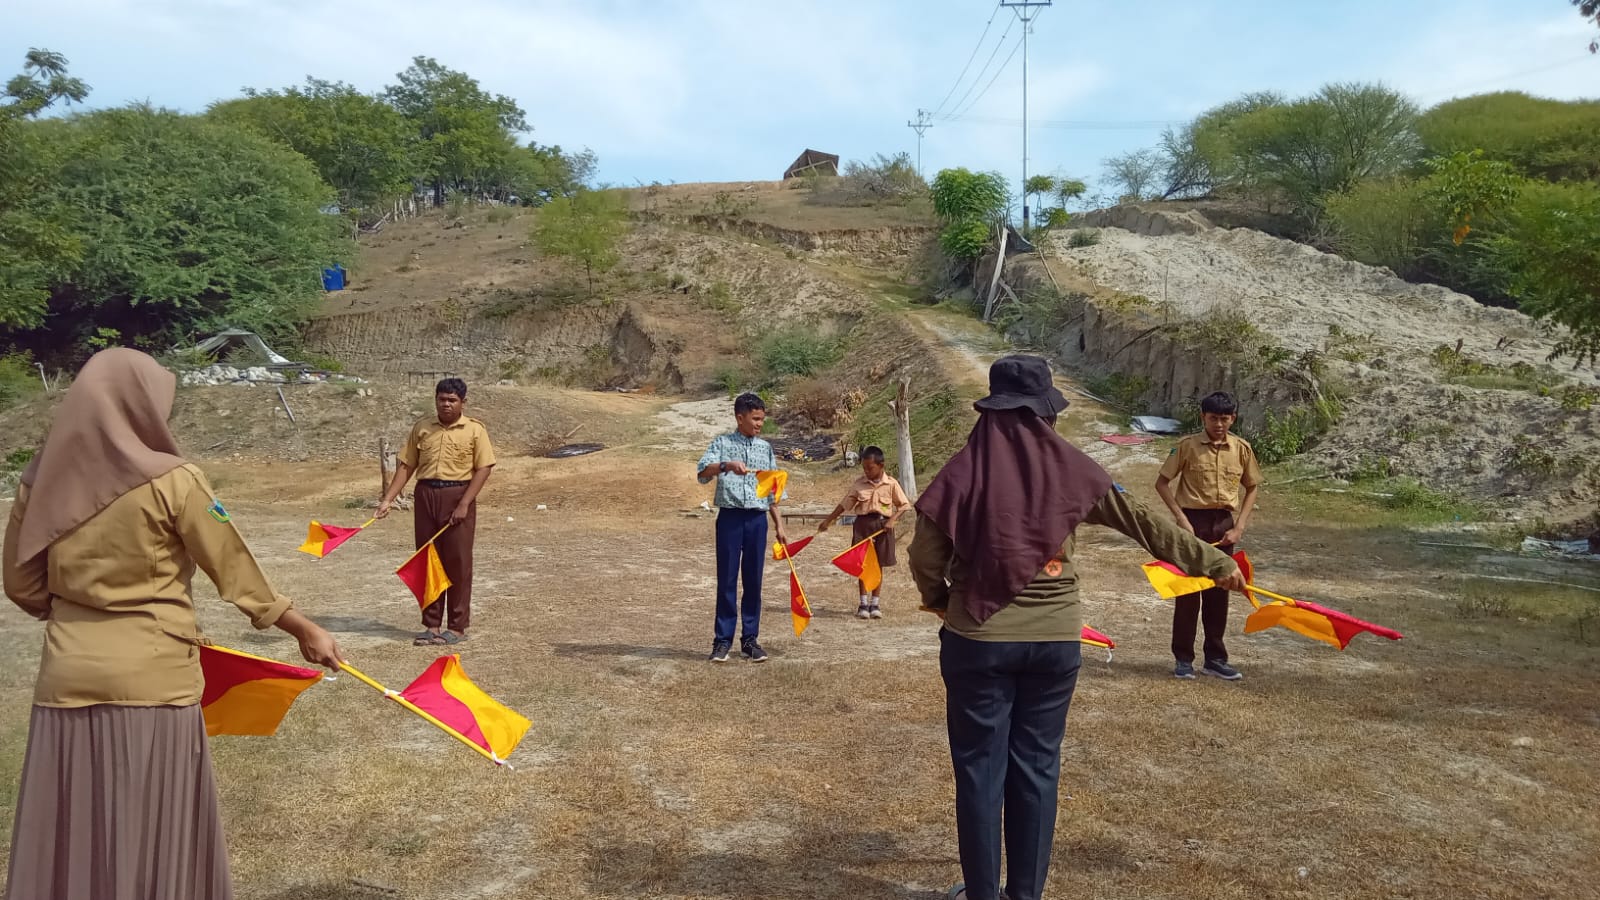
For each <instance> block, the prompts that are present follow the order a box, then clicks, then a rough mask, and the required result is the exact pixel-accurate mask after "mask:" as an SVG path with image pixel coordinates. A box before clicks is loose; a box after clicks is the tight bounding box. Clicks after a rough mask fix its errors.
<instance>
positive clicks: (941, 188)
mask: <svg viewBox="0 0 1600 900" xmlns="http://www.w3.org/2000/svg"><path fill="white" fill-rule="evenodd" d="M1008 200H1009V196H1008V194H1007V191H1006V181H1005V179H1004V178H1003V177H1001V176H1000V175H998V174H996V173H994V172H972V171H968V170H967V169H960V168H957V169H944V170H942V171H940V172H939V174H938V175H936V176H934V179H933V211H934V214H936V215H937V216H938V217H939V220H940V222H942V223H943V224H944V230H943V232H941V233H940V235H939V245H940V246H941V247H943V248H944V252H945V253H946V254H948V255H949V256H950V257H951V258H952V259H955V260H957V261H960V262H971V261H973V260H975V259H977V258H978V257H979V256H981V255H982V254H983V248H984V247H985V246H986V245H987V244H988V241H989V229H990V228H991V227H993V225H994V224H995V223H997V222H999V221H1000V220H1001V218H1002V217H1003V216H1004V215H1005V211H1006V203H1007V202H1008Z"/></svg>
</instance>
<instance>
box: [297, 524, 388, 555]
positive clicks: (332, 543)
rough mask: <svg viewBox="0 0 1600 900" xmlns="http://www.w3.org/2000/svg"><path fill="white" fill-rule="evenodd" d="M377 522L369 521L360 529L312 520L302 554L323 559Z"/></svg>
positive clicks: (302, 547) (301, 548) (301, 549)
mask: <svg viewBox="0 0 1600 900" xmlns="http://www.w3.org/2000/svg"><path fill="white" fill-rule="evenodd" d="M376 521H377V520H376V519H368V520H367V521H366V522H365V523H364V524H363V525H361V526H360V527H359V528H345V527H343V526H340V525H324V524H322V523H321V522H318V521H317V520H316V519H312V520H311V526H310V527H309V528H307V529H306V542H305V543H304V544H301V545H300V552H301V553H309V554H311V555H312V556H315V557H316V558H317V559H322V558H323V557H325V556H327V555H328V554H329V553H332V552H333V551H334V550H336V549H338V547H339V545H340V544H343V543H344V542H345V541H348V540H350V539H351V538H353V537H355V536H356V535H358V534H360V533H361V529H362V528H366V527H367V526H368V525H371V524H372V523H373V522H376Z"/></svg>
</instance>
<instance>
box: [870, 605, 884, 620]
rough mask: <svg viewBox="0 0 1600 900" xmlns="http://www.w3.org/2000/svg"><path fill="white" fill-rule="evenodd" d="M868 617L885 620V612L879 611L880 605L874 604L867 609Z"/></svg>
mask: <svg viewBox="0 0 1600 900" xmlns="http://www.w3.org/2000/svg"><path fill="white" fill-rule="evenodd" d="M867 615H869V616H871V617H872V618H874V619H881V618H883V610H881V609H879V608H878V604H876V603H874V604H872V605H871V606H869V607H867Z"/></svg>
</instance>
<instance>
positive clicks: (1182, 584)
mask: <svg viewBox="0 0 1600 900" xmlns="http://www.w3.org/2000/svg"><path fill="white" fill-rule="evenodd" d="M1143 568H1144V577H1145V578H1147V579H1149V580H1150V586H1151V587H1153V588H1155V589H1156V593H1158V594H1160V595H1161V596H1162V597H1164V598H1166V599H1168V600H1175V599H1177V598H1178V597H1182V596H1183V595H1185V594H1193V593H1196V592H1197V591H1203V590H1205V589H1206V588H1210V587H1216V586H1217V583H1216V582H1214V581H1212V580H1211V579H1209V578H1203V577H1195V576H1193V575H1189V574H1186V573H1185V572H1184V571H1183V570H1182V569H1180V568H1178V567H1177V566H1175V565H1173V564H1172V563H1169V562H1162V561H1161V560H1158V559H1153V560H1151V561H1150V562H1147V563H1145V564H1144V566H1143Z"/></svg>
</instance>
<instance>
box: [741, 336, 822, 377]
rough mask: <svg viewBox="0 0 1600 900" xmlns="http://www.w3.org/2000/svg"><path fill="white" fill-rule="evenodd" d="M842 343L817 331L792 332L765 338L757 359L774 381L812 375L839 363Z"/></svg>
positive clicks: (757, 351)
mask: <svg viewBox="0 0 1600 900" xmlns="http://www.w3.org/2000/svg"><path fill="white" fill-rule="evenodd" d="M840 352H841V348H840V346H839V341H838V340H836V339H834V338H830V337H825V336H823V335H822V334H819V333H817V332H814V331H805V330H801V329H798V328H789V329H786V330H783V331H777V332H774V333H772V334H770V335H768V336H767V337H766V338H764V339H763V340H762V341H761V343H760V344H759V345H757V347H756V358H757V359H759V360H760V361H761V365H762V368H764V369H765V370H766V372H767V375H768V376H769V377H772V378H782V377H784V376H788V375H812V374H815V373H816V372H817V371H818V370H820V369H823V368H826V367H827V366H830V365H832V364H833V363H834V362H835V361H837V360H838V359H839V355H840Z"/></svg>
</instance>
